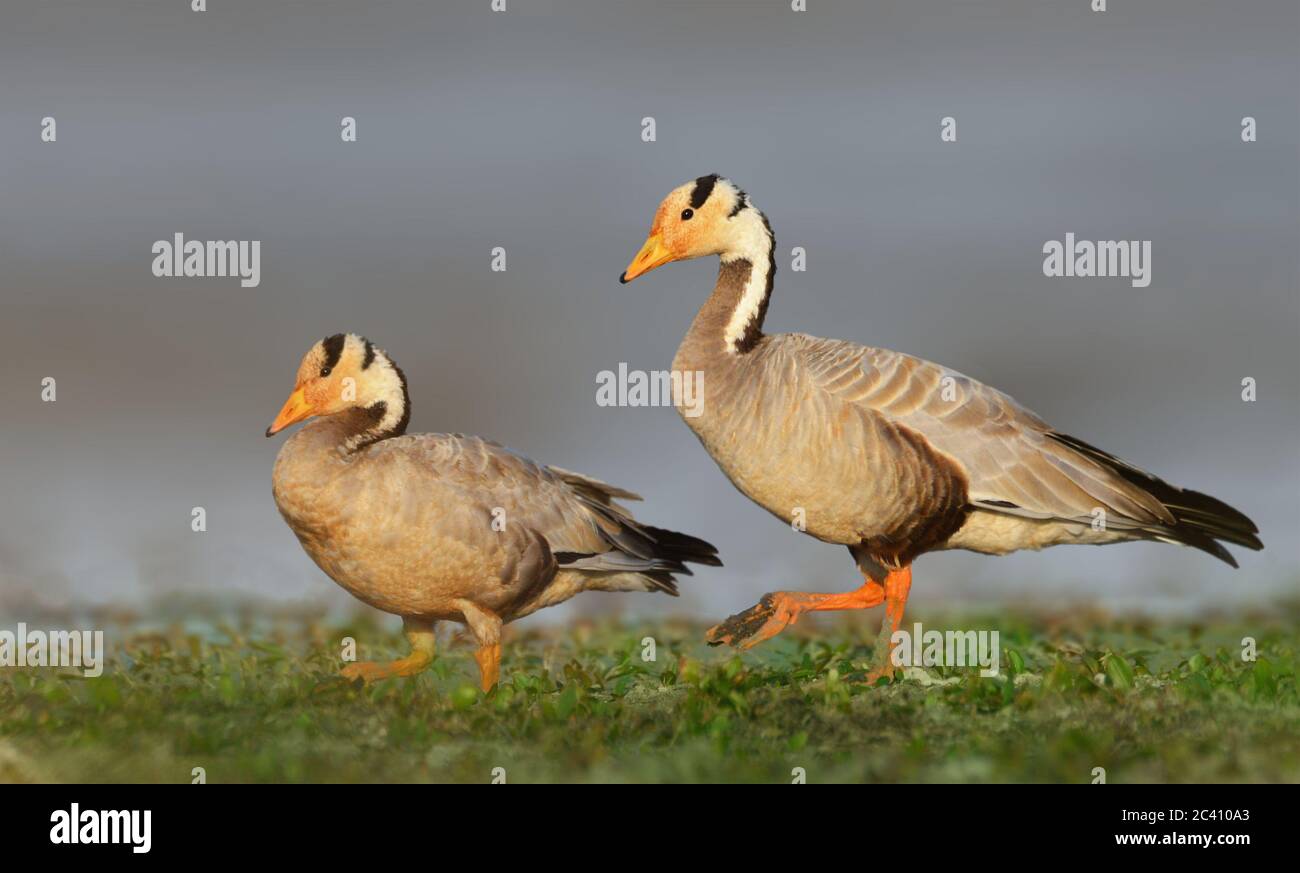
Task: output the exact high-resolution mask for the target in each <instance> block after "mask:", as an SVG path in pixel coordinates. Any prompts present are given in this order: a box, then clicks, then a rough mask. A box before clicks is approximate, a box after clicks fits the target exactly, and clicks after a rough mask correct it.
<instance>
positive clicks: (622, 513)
mask: <svg viewBox="0 0 1300 873" xmlns="http://www.w3.org/2000/svg"><path fill="white" fill-rule="evenodd" d="M313 418H314V419H315V420H314V421H312V422H310V423H309V424H307V425H306V426H305V427H303V428H302V429H301V430H300V431H298V433H296V434H294V435H293V436H292V437H291V438H290V439H289V440H287V441H286V442H285V444H284V446H283V447H282V448H281V449H280V453H279V455H278V457H277V458H276V461H275V470H274V473H273V475H272V491H273V493H274V495H275V503H276V506H278V507H279V509H280V513H281V514H282V515H283V516H284V519H285V521H286V522H288V524H289V527H290V528H292V529H293V532H294V533H295V534H296V535H297V536H298V540H299V541H300V542H301V543H302V547H303V548H304V549H305V550H306V552H307V554H308V555H309V556H310V557H311V559H312V560H313V561H315V562H316V564H317V565H318V566H319V567H320V568H321V569H322V570H324V571H325V573H326V575H328V576H329V577H330V578H331V579H333V580H334V581H335V582H337V583H339V585H341V586H343V587H344V588H345V589H347V590H348V591H349V592H350V593H351V594H352V595H353V596H355V597H357V598H358V599H360V600H362V601H364V602H365V603H367V604H369V605H371V606H373V607H375V608H376V609H381V610H383V611H385V612H390V613H393V614H394V615H400V616H402V619H403V622H404V624H405V630H406V636H407V638H408V639H409V641H410V643H411V654H410V656H408V657H406V658H402V659H400V660H397V661H393V662H390V663H370V662H365V663H354V664H350V665H348V666H347V667H345V668H344V670H343V676H344V677H345V678H348V679H357V678H359V679H363V680H365V681H373V680H376V679H382V678H386V677H389V676H407V675H412V674H414V673H417V672H419V671H421V670H423V669H424V668H426V667H427V666H429V664H430V663H432V661H433V654H434V648H433V647H434V626H435V623H436V622H438V621H440V620H444V619H446V620H450V621H459V622H464V623H465V624H467V625H468V626H469V628H470V630H471V631H472V632H473V633H474V636H475V638H476V639H477V640H478V643H479V649H478V653H477V655H476V659H477V660H478V664H479V670H480V673H481V677H482V685H483V689H484V690H485V691H486V690H488V689H490V688H491V687H492V686H493V685H495V684H496V681H497V677H498V674H499V664H500V658H501V645H500V642H501V626H502V625H503V624H504V623H506V622H509V621H513V620H514V619H517V618H522V617H523V616H525V615H529V614H530V613H532V612H534V611H536V610H538V609H541V608H543V607H546V606H552V605H554V604H556V603H560V602H562V601H564V600H568V599H569V598H570V597H572V596H573V595H575V594H577V593H578V592H580V591H586V590H596V591H662V592H665V593H667V594H673V595H675V594H676V593H677V585H676V581H675V580H674V574H686V575H690V572H691V571H690V570H689V569H688V568H687V567H686V563H687V562H693V563H697V564H709V565H713V566H720V565H721V562H720V561H719V560H718V557H717V550H716V549H714V548H713V546H711V545H709V544H708V543H706V542H704V541H703V540H699V539H696V538H695V537H691V536H687V535H686V534H681V533H676V532H674V531H670V530H664V529H661V528H657V527H651V526H650V525H647V524H641V523H640V522H638V521H637V520H636V519H635V518H633V517H632V515H631V513H629V512H628V511H627V510H626V509H625V508H623V507H622V506H620V505H619V504H618V503H616V502H615V499H616V498H617V499H624V500H639V499H640V498H639V497H637V495H635V494H633V493H631V492H630V491H624V490H622V489H621V488H615V487H614V486H612V485H607V484H605V483H604V482H601V481H599V480H596V479H590V478H588V477H586V476H582V475H579V474H577V473H571V472H569V471H567V470H561V469H560V468H558V467H544V466H541V465H539V464H535V463H533V462H532V461H529V460H528V459H526V458H523V457H521V456H519V455H516V454H514V453H512V452H510V451H509V450H507V449H505V448H502V447H501V446H499V445H497V444H495V443H491V442H487V441H485V440H481V439H478V438H477V437H469V436H462V435H460V434H407V433H406V426H407V423H408V422H409V420H410V399H409V395H408V393H407V389H406V379H405V377H404V376H403V374H402V371H401V370H400V369H398V367H397V365H396V364H394V363H393V362H392V360H390V359H389V357H388V355H386V354H385V353H384V352H383V351H381V350H380V349H378V348H376V347H375V346H374V344H372V343H371V342H370V341H369V340H367V339H365V338H363V337H360V336H357V335H356V334H335V335H334V336H331V337H326V338H325V339H323V340H321V341H320V342H318V343H316V344H315V345H314V346H312V348H311V350H310V351H308V352H307V355H306V357H304V358H303V360H302V365H301V366H300V367H299V368H298V377H297V382H296V383H295V385H294V389H293V393H291V394H290V395H289V399H288V400H287V401H285V404H284V407H283V408H282V409H281V410H280V414H279V415H277V416H276V418H275V421H274V422H273V423H272V424H271V426H270V427H269V428H267V430H266V435H267V436H268V437H269V436H272V435H274V434H276V433H279V432H280V431H281V430H284V429H285V428H286V427H288V426H289V425H292V424H295V423H297V422H300V421H305V420H307V419H313Z"/></svg>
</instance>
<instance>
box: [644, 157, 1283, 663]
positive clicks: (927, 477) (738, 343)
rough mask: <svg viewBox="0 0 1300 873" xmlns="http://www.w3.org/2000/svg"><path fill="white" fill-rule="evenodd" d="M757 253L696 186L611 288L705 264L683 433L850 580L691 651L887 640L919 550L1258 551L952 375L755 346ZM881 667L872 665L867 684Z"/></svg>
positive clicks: (673, 201) (744, 229) (761, 288)
mask: <svg viewBox="0 0 1300 873" xmlns="http://www.w3.org/2000/svg"><path fill="white" fill-rule="evenodd" d="M774 252H775V242H774V240H773V237H772V228H771V225H769V224H768V221H767V219H766V217H764V215H763V213H761V212H759V211H758V209H757V208H755V207H754V204H753V203H751V202H750V200H749V198H748V197H747V196H746V195H745V192H743V191H741V190H740V189H739V188H737V187H736V186H735V185H733V184H732V183H731V182H730V181H728V180H727V179H724V178H721V177H719V176H716V175H711V176H701V177H700V178H698V179H696V180H695V181H693V182H688V183H687V184H685V185H683V186H681V187H680V188H677V189H676V190H675V191H673V192H672V193H670V194H669V195H668V197H667V198H666V199H665V200H664V201H663V203H662V204H661V205H660V206H659V210H658V212H656V213H655V217H654V223H653V224H652V225H651V228H650V237H649V239H648V240H646V243H645V246H644V247H642V249H641V251H640V252H639V253H638V254H637V256H636V257H635V258H634V259H633V260H632V263H631V264H630V265H629V266H628V268H627V271H626V272H625V273H624V274H623V275H622V277H621V281H622V282H625V283H626V282H630V281H632V280H633V279H635V278H637V277H638V276H640V275H642V274H644V273H647V272H649V271H650V270H653V269H655V268H656V267H658V266H660V265H662V264H666V263H668V262H669V261H679V260H685V259H689V258H699V257H704V256H706V255H717V256H718V257H719V258H720V260H721V268H720V270H719V272H718V281H717V285H716V286H715V288H714V290H713V294H712V296H710V297H709V299H708V300H707V301H705V303H704V305H703V306H702V307H701V308H700V311H699V314H698V315H697V316H696V317H695V321H694V323H693V324H692V325H691V328H690V330H689V332H688V333H687V334H686V338H685V339H684V340H683V341H682V344H681V347H680V348H679V349H678V350H677V356H676V358H675V359H674V361H673V368H674V370H676V371H680V372H691V371H701V372H704V373H705V374H706V375H707V380H706V383H705V384H707V385H708V389H707V396H706V397H705V403H704V404H703V405H702V410H703V412H702V414H700V413H699V410H696V413H697V414H696V415H694V416H684V417H685V418H686V423H687V424H688V425H690V427H691V429H692V430H694V431H695V434H696V436H698V437H699V438H700V441H701V442H702V443H703V444H704V447H705V449H706V450H707V451H708V452H709V454H710V455H712V456H713V459H714V460H715V461H717V462H718V465H719V466H720V467H722V470H723V472H724V473H726V475H727V477H728V478H730V479H731V481H732V482H733V483H734V484H735V485H736V487H737V488H739V489H740V490H741V491H742V492H743V493H744V494H745V495H747V496H748V497H749V498H750V499H752V500H753V501H755V502H756V503H758V504H759V505H760V506H762V507H764V508H765V509H767V510H768V511H769V512H771V513H773V514H774V515H776V516H777V517H779V518H781V519H784V520H785V521H786V522H787V523H789V522H791V521H792V520H793V519H795V518H799V519H801V521H802V523H803V525H804V529H805V530H806V532H807V533H809V534H811V535H812V536H814V537H817V538H818V539H820V540H824V541H826V542H831V543H841V544H843V545H846V546H848V548H849V551H850V552H851V553H852V554H853V558H854V560H855V561H856V563H857V566H858V568H859V570H860V571H861V573H862V574H863V576H864V580H865V584H863V585H862V586H861V587H860V588H858V589H857V590H856V591H853V592H851V593H847V594H807V593H801V592H792V591H781V592H776V593H773V594H768V595H766V596H765V597H763V599H762V600H761V601H760V602H759V603H758V604H757V605H755V606H753V607H751V608H750V609H749V610H747V611H745V612H743V613H740V614H739V615H734V616H732V617H731V618H729V619H727V620H726V621H724V622H723V623H722V624H720V625H717V626H716V627H714V628H712V629H711V630H710V631H709V637H708V638H709V642H711V643H713V644H718V643H730V644H732V645H738V646H740V647H742V648H748V647H750V646H752V645H754V644H756V643H758V642H761V641H762V640H765V639H768V638H770V637H772V636H774V635H775V634H777V633H778V632H780V631H781V629H782V628H784V627H786V626H787V625H789V624H792V623H793V622H795V621H796V620H797V619H798V618H799V615H800V614H801V613H803V612H807V611H810V610H837V609H864V608H867V607H871V606H876V605H877V604H880V603H882V602H883V603H885V604H886V622H885V624H884V625H883V626H882V631H881V633H882V636H883V635H884V634H885V633H887V632H888V633H890V634H892V632H893V631H896V630H897V629H898V626H899V624H900V622H901V621H902V618H903V608H904V606H905V604H906V602H907V594H908V590H909V588H910V587H911V579H912V571H911V565H912V561H913V560H915V559H916V557H917V556H918V555H921V554H923V553H925V552H928V551H934V550H937V549H954V548H959V549H970V550H972V551H976V552H983V553H986V554H993V555H1003V554H1007V553H1008V552H1013V551H1016V550H1018V549H1041V548H1043V547H1044V546H1054V545H1059V544H1062V543H1095V544H1100V543H1114V542H1121V541H1125V540H1160V541H1163V542H1168V543H1181V544H1183V545H1189V546H1193V547H1195V548H1198V549H1201V550H1202V551H1205V552H1209V553H1210V554H1211V555H1214V556H1215V557H1216V558H1219V559H1220V560H1222V561H1226V562H1227V563H1229V564H1231V565H1232V566H1234V567H1235V566H1236V562H1235V561H1234V560H1233V558H1232V556H1231V555H1230V554H1229V553H1228V551H1227V549H1225V548H1224V547H1223V546H1222V545H1220V544H1219V543H1218V542H1217V540H1224V541H1226V542H1229V543H1235V544H1237V545H1240V546H1245V547H1246V548H1249V549H1260V548H1263V545H1262V544H1261V543H1260V541H1259V539H1258V537H1257V536H1256V534H1257V533H1258V529H1257V528H1256V527H1255V525H1254V523H1252V522H1251V520H1250V519H1249V518H1247V517H1246V516H1244V515H1242V514H1241V513H1240V512H1238V511H1237V510H1235V509H1233V508H1232V507H1231V506H1228V505H1227V504H1225V503H1223V502H1221V501H1219V500H1216V499H1214V498H1213V497H1209V496H1208V495H1205V494H1200V493H1198V492H1196V491H1188V490H1184V489H1182V488H1177V487H1174V486H1172V485H1169V484H1168V483H1166V482H1163V481H1161V480H1160V479H1157V478H1156V477H1155V476H1152V475H1150V474H1149V473H1144V472H1143V471H1141V470H1139V469H1138V468H1136V467H1133V466H1131V465H1129V464H1127V463H1125V462H1124V461H1121V460H1120V459H1119V458H1116V457H1114V456H1113V455H1110V454H1107V453H1106V452H1103V451H1101V450H1100V449H1096V448H1093V447H1092V446H1090V445H1088V444H1087V443H1085V442H1083V441H1081V440H1078V439H1075V438H1073V437H1069V436H1066V435H1065V434H1062V433H1058V432H1057V431H1055V430H1053V429H1052V428H1051V427H1050V426H1049V425H1048V424H1047V423H1046V422H1044V421H1043V420H1042V419H1040V418H1038V416H1036V415H1034V414H1033V413H1032V412H1030V411H1029V410H1027V409H1025V408H1024V407H1022V406H1020V405H1019V404H1017V403H1016V402H1015V401H1014V400H1012V399H1011V398H1010V397H1008V396H1007V395H1005V394H1003V393H1002V392H1000V391H997V390H995V389H993V388H990V387H988V386H986V385H982V384H980V383H979V382H976V381H975V380H974V379H970V378H968V377H966V376H963V375H962V374H960V373H958V372H956V371H953V370H949V369H946V368H944V367H941V366H939V365H937V364H932V363H930V362H928V361H923V360H921V359H919V358H914V357H911V356H909V355H904V354H900V353H898V352H891V351H887V350H885V349H874V348H869V347H866V346H860V345H857V344H855V343H849V342H843V341H840V340H827V339H820V338H818V337H813V336H808V335H806V334H776V335H771V336H769V335H767V334H764V333H763V317H764V315H765V314H766V313H767V305H768V301H769V299H770V298H771V296H772V280H773V276H774V274H775V272H776V262H775V257H774ZM679 411H680V410H679ZM1098 519H1103V520H1104V524H1096V523H1095V522H1096V521H1097V520H1098ZM887 672H892V668H891V664H890V663H888V662H887V663H885V664H882V665H878V669H877V670H876V671H874V675H879V674H880V673H887Z"/></svg>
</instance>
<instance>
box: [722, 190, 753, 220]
mask: <svg viewBox="0 0 1300 873" xmlns="http://www.w3.org/2000/svg"><path fill="white" fill-rule="evenodd" d="M748 205H749V195H748V194H746V193H745V192H744V191H741V190H740V189H739V188H737V189H736V205H735V206H733V207H731V212H730V213H728V215H727V218H735V217H736V216H737V215H739V214H740V210H742V209H744V208H745V207H746V206H748Z"/></svg>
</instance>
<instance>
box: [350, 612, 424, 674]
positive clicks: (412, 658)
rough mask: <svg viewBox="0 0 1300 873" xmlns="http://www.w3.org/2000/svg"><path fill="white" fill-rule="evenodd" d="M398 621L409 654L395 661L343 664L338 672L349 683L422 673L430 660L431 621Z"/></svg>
mask: <svg viewBox="0 0 1300 873" xmlns="http://www.w3.org/2000/svg"><path fill="white" fill-rule="evenodd" d="M402 623H403V625H404V626H405V628H406V639H407V641H408V642H410V644H411V654H409V655H407V656H406V657H405V658H398V659H397V660H396V661H357V662H355V663H352V664H348V665H347V666H346V667H344V668H343V669H342V670H341V671H340V672H339V675H340V676H342V677H343V678H344V679H346V680H348V681H349V682H351V681H353V680H356V679H360V680H362V681H363V682H378V681H379V680H381V679H389V678H392V677H393V676H414V675H415V674H417V673H420V672H423V671H424V670H425V669H426V668H427V667H428V666H429V665H430V664H432V663H433V656H434V639H435V638H434V634H433V622H429V621H421V620H420V619H415V618H406V619H404V620H403V622H402Z"/></svg>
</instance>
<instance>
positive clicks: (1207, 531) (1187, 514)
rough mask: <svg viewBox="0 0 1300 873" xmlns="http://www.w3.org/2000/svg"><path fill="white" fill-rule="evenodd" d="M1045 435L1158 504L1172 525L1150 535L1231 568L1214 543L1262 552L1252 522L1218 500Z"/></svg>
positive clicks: (1084, 445) (1098, 451) (1082, 445)
mask: <svg viewBox="0 0 1300 873" xmlns="http://www.w3.org/2000/svg"><path fill="white" fill-rule="evenodd" d="M1048 435H1049V436H1051V437H1052V439H1054V440H1056V441H1058V442H1060V443H1062V444H1064V445H1066V446H1069V447H1070V448H1072V449H1074V450H1075V451H1077V452H1079V453H1080V454H1082V455H1084V456H1086V457H1088V458H1090V459H1091V460H1093V461H1095V462H1097V463H1098V464H1101V465H1102V466H1103V467H1105V468H1106V469H1108V470H1111V471H1112V472H1114V473H1115V474H1116V475H1118V476H1120V477H1121V478H1122V479H1124V480H1125V481H1127V482H1129V483H1130V484H1132V485H1134V486H1136V487H1138V488H1141V489H1142V490H1143V491H1145V492H1147V493H1148V494H1150V495H1151V496H1152V497H1154V498H1155V499H1156V500H1159V501H1160V503H1161V504H1162V505H1164V507H1165V508H1166V509H1168V510H1169V512H1170V514H1171V515H1173V517H1174V523H1173V524H1172V525H1167V526H1161V527H1159V528H1157V529H1153V531H1152V533H1153V534H1154V535H1155V536H1156V537H1157V538H1158V539H1163V540H1169V541H1173V542H1178V543H1182V544H1183V545H1188V546H1191V547H1192V548H1196V549H1200V550H1201V551H1203V552H1207V553H1209V554H1211V555H1213V556H1214V557H1216V558H1218V559H1219V560H1220V561H1223V562H1224V563H1225V564H1229V565H1231V566H1232V567H1236V566H1237V561H1236V559H1235V558H1233V557H1232V554H1231V553H1230V552H1229V551H1228V550H1227V549H1225V548H1224V547H1223V546H1222V545H1221V544H1220V543H1218V542H1217V541H1218V540H1223V541H1224V542H1229V543H1232V544H1234V545H1238V546H1242V547H1244V548H1247V549H1253V550H1255V551H1259V550H1260V549H1262V548H1264V543H1263V542H1262V541H1261V540H1260V538H1259V536H1258V534H1259V528H1258V527H1257V526H1256V525H1255V522H1253V521H1251V520H1250V519H1249V518H1248V517H1247V516H1246V515H1245V514H1244V513H1242V512H1241V511H1239V510H1237V509H1235V508H1233V507H1231V506H1229V505H1228V504H1226V503H1224V502H1223V501H1222V500H1219V499H1218V498H1217V497H1211V496H1210V495H1208V494H1203V493H1201V492H1200V491H1192V490H1190V489H1187V488H1179V487H1177V486H1175V485H1170V484H1169V483H1168V482H1166V481H1164V480H1163V479H1160V478H1158V477H1156V476H1153V475H1151V474H1150V473H1147V472H1146V471H1144V470H1139V469H1138V468H1137V467H1134V466H1133V465H1132V464H1130V463H1128V462H1127V461H1123V460H1121V459H1119V458H1117V457H1115V456H1114V455H1112V454H1110V453H1109V452H1105V451H1102V450H1101V449H1099V448H1097V447H1096V446H1091V445H1089V444H1088V443H1085V442H1084V441H1083V440H1081V439H1078V438H1076V437H1072V436H1068V435H1066V434H1063V433H1057V432H1055V431H1052V432H1050V433H1049V434H1048Z"/></svg>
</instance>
